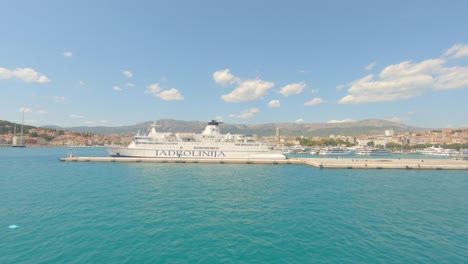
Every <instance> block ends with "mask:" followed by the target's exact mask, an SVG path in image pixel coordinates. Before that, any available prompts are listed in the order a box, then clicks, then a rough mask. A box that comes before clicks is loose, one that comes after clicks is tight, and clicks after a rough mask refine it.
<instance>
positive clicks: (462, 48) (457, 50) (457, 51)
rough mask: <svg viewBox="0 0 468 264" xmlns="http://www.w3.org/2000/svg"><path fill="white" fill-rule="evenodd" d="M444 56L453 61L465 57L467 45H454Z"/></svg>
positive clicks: (467, 50) (467, 49) (467, 51)
mask: <svg viewBox="0 0 468 264" xmlns="http://www.w3.org/2000/svg"><path fill="white" fill-rule="evenodd" d="M444 55H445V56H447V57H452V58H455V59H458V58H461V57H466V56H468V45H464V44H455V45H453V46H452V47H451V48H450V49H448V50H447V51H446V52H445V53H444Z"/></svg>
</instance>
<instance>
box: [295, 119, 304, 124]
mask: <svg viewBox="0 0 468 264" xmlns="http://www.w3.org/2000/svg"><path fill="white" fill-rule="evenodd" d="M295 122H296V123H298V124H302V123H304V119H303V118H299V119H296V121H295Z"/></svg>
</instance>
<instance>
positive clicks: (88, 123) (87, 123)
mask: <svg viewBox="0 0 468 264" xmlns="http://www.w3.org/2000/svg"><path fill="white" fill-rule="evenodd" d="M84 123H85V124H86V125H92V124H94V121H85V122H84Z"/></svg>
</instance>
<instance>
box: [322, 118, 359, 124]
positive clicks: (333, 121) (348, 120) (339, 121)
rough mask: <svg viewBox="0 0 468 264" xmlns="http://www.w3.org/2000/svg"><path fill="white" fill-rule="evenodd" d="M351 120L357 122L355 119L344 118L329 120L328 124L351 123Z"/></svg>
mask: <svg viewBox="0 0 468 264" xmlns="http://www.w3.org/2000/svg"><path fill="white" fill-rule="evenodd" d="M349 122H356V120H354V119H349V118H348V119H342V120H330V121H327V123H328V124H339V123H349Z"/></svg>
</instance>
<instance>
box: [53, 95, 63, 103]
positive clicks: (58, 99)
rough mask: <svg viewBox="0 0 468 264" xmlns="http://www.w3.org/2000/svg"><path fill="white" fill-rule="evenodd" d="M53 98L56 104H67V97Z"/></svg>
mask: <svg viewBox="0 0 468 264" xmlns="http://www.w3.org/2000/svg"><path fill="white" fill-rule="evenodd" d="M52 98H53V99H54V102H56V103H60V104H62V103H64V102H65V97H63V96H54V97H52Z"/></svg>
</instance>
